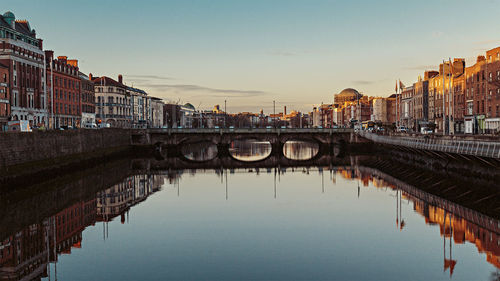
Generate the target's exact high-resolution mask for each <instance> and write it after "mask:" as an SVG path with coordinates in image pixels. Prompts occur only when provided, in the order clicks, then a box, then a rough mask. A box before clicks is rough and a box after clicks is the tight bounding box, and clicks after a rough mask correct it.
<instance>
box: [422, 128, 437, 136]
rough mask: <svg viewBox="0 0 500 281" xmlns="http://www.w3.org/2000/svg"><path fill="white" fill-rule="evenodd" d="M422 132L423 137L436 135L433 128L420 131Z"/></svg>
mask: <svg viewBox="0 0 500 281" xmlns="http://www.w3.org/2000/svg"><path fill="white" fill-rule="evenodd" d="M420 132H421V133H422V134H423V135H430V134H433V133H434V130H433V129H431V128H421V129H420Z"/></svg>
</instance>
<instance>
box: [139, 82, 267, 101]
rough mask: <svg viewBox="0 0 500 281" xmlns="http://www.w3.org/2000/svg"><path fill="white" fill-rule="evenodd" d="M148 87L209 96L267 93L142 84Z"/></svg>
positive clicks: (249, 95)
mask: <svg viewBox="0 0 500 281" xmlns="http://www.w3.org/2000/svg"><path fill="white" fill-rule="evenodd" d="M144 86H146V87H148V88H151V89H155V90H160V91H161V90H163V91H167V92H174V93H178V92H191V93H199V95H195V96H203V97H206V96H211V97H234V98H237V97H254V96H261V95H265V94H268V93H267V92H264V91H257V90H234V89H217V88H209V87H204V86H198V85H167V84H150V85H144Z"/></svg>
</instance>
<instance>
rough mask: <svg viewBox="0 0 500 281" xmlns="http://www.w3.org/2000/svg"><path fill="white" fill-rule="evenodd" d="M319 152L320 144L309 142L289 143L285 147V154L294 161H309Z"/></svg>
mask: <svg viewBox="0 0 500 281" xmlns="http://www.w3.org/2000/svg"><path fill="white" fill-rule="evenodd" d="M318 152H319V144H318V143H315V142H309V141H287V142H286V143H285V144H284V145H283V154H284V155H285V157H286V158H288V159H292V160H309V159H312V158H313V157H315V156H316V155H317V154H318Z"/></svg>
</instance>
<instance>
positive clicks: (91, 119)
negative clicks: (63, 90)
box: [79, 72, 97, 128]
mask: <svg viewBox="0 0 500 281" xmlns="http://www.w3.org/2000/svg"><path fill="white" fill-rule="evenodd" d="M79 77H80V96H81V104H82V106H81V108H82V121H81V126H82V128H93V127H95V126H96V125H97V123H96V118H95V89H94V82H92V81H90V79H89V77H88V76H87V75H85V74H84V73H82V72H79Z"/></svg>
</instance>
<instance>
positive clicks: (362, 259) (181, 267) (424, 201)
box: [0, 140, 500, 280]
mask: <svg viewBox="0 0 500 281" xmlns="http://www.w3.org/2000/svg"><path fill="white" fill-rule="evenodd" d="M283 151H284V154H285V156H286V157H288V158H290V159H294V160H297V161H296V162H295V163H296V165H288V166H286V167H283V166H275V167H269V166H266V165H265V163H267V162H265V161H266V160H265V159H268V158H269V157H271V156H270V155H271V147H270V145H269V144H268V143H263V142H258V141H248V140H247V141H240V142H233V143H232V145H231V147H230V152H231V157H232V158H233V159H234V161H248V163H249V165H248V166H247V167H241V166H237V165H235V166H233V167H215V168H214V167H210V165H208V164H207V166H206V167H201V166H200V165H201V164H200V163H209V162H206V161H214V160H213V159H214V158H217V157H218V156H217V148H216V147H214V146H213V145H211V144H192V145H190V146H189V147H185V148H183V150H182V153H183V155H184V156H185V159H181V160H179V159H177V160H176V161H177V162H175V161H173V162H168V161H167V160H168V159H167V160H165V159H163V160H151V159H125V160H119V161H115V162H112V163H103V164H102V165H100V166H97V167H94V168H91V169H89V170H87V171H80V172H78V173H75V174H71V175H65V176H61V177H60V178H57V179H53V180H52V181H50V182H44V183H40V184H38V185H36V186H32V187H24V188H22V189H21V190H16V191H10V192H4V193H3V194H2V195H1V197H0V199H1V201H0V202H1V203H2V204H1V205H0V215H1V218H2V219H1V221H0V280H31V279H35V280H37V279H38V280H39V279H41V280H499V278H500V273H499V272H500V271H499V268H500V236H499V235H500V221H499V220H498V216H496V215H495V214H498V210H499V209H498V207H500V202H499V201H498V200H497V199H498V198H497V196H498V195H497V193H498V191H494V190H493V191H492V190H491V186H489V185H488V182H484V183H483V182H482V181H478V182H476V184H475V186H470V184H469V183H468V180H470V178H466V179H457V178H456V177H455V176H450V177H449V178H443V176H442V174H440V173H438V174H433V173H432V172H429V173H423V172H418V173H407V175H408V176H405V177H402V176H401V174H402V173H403V170H400V169H397V168H398V167H400V166H401V165H399V164H395V165H393V166H394V167H396V168H393V166H391V163H396V162H394V161H393V160H391V158H389V160H381V159H376V160H373V157H372V156H366V155H365V156H359V157H358V156H356V157H355V156H349V155H347V156H343V157H344V158H343V159H345V161H346V163H348V164H345V165H331V164H330V165H323V164H322V165H317V166H301V165H300V163H301V162H300V161H303V160H307V159H311V158H312V159H316V158H318V156H317V153H318V146H317V145H316V144H311V143H305V142H290V143H287V144H285V146H284V147H283ZM384 157H385V156H384ZM396 158H397V157H396ZM396 158H394V159H396ZM384 159H385V158H384ZM162 161H163V162H162ZM165 161H167V162H165ZM179 161H181V162H183V163H187V164H183V166H182V167H180V166H179V165H178V164H175V163H180V162H179ZM318 161H319V162H318V163H322V162H321V159H319V158H318ZM160 162H161V163H167V164H164V165H163V166H161V165H160V164H158V163H160ZM235 163H237V162H235ZM366 163H372V164H373V163H374V164H373V165H368V164H367V165H365V164H366ZM191 164H192V165H193V167H197V168H192V169H190V168H187V167H189V165H191ZM387 165H389V166H387ZM478 165H480V164H478ZM155 167H162V168H155ZM480 168H481V167H480ZM401 169H403V168H401ZM421 169H422V167H415V169H413V168H411V166H410V167H409V168H405V170H404V171H407V170H409V171H420V170H421ZM423 175H424V176H425V180H423V179H422V176H423ZM457 182H458V183H457ZM481 185H484V188H483V187H481ZM493 185H494V184H493ZM448 188H450V190H451V189H453V190H454V191H453V194H452V193H449V192H451V191H447V190H446V189H448ZM463 188H474V189H475V188H478V189H477V190H480V191H477V192H476V191H474V192H472V193H467V194H466V195H464V196H462V195H463V192H462V189H463ZM446 194H450V196H446V197H449V198H446V197H443V196H445V195H446ZM476 197H477V198H478V199H476ZM464 198H473V200H465V199H464ZM495 204H497V205H498V206H496V205H495ZM476 206H477V207H476ZM485 206H486V207H487V208H486V207H485ZM483 207H484V208H483Z"/></svg>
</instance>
